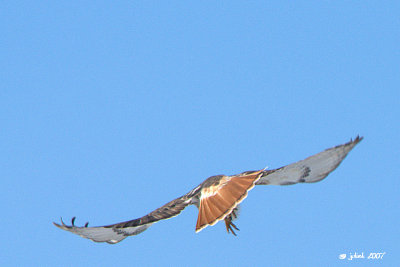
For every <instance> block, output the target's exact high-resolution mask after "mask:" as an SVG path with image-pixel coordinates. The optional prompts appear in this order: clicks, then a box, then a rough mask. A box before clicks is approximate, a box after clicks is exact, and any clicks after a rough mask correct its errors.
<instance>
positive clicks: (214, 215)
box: [196, 171, 262, 232]
mask: <svg viewBox="0 0 400 267" xmlns="http://www.w3.org/2000/svg"><path fill="white" fill-rule="evenodd" d="M261 172H262V171H258V172H254V173H251V174H247V175H243V176H235V177H230V178H225V179H224V178H223V179H221V183H220V184H219V185H218V186H216V187H215V189H210V188H209V189H208V190H215V191H214V192H213V193H211V194H207V195H206V196H204V197H201V199H200V207H199V216H198V218H197V224H196V232H199V231H201V230H202V229H203V228H205V227H207V226H208V225H214V224H216V223H217V222H218V221H220V220H223V219H225V217H226V216H228V215H229V214H230V213H231V212H232V210H233V209H234V208H235V207H236V206H237V205H238V204H239V203H240V202H242V201H243V200H244V199H245V198H246V196H247V192H248V191H249V190H250V189H252V188H253V187H254V185H255V183H256V182H257V181H258V179H259V178H260V177H261Z"/></svg>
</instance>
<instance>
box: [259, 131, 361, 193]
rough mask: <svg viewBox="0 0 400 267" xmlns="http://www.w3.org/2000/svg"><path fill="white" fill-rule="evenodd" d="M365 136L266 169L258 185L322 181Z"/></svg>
mask: <svg viewBox="0 0 400 267" xmlns="http://www.w3.org/2000/svg"><path fill="white" fill-rule="evenodd" d="M362 139H363V137H359V136H357V138H356V139H355V140H354V141H353V140H350V142H348V143H345V144H342V145H338V146H335V147H332V148H329V149H326V150H324V151H322V152H320V153H318V154H315V155H313V156H311V157H308V158H306V159H304V160H301V161H298V162H296V163H292V164H289V165H287V166H284V167H281V168H279V169H275V170H265V171H264V174H263V175H262V176H261V178H260V179H259V180H258V181H257V183H256V185H291V184H297V183H315V182H318V181H321V180H322V179H324V178H325V177H326V176H328V174H329V173H331V172H332V171H333V170H335V169H336V168H337V166H339V164H340V163H341V162H342V160H343V159H344V158H345V157H346V156H347V154H348V153H349V152H350V150H352V149H353V147H354V146H355V145H357V144H358V143H359V142H360V141H361V140H362Z"/></svg>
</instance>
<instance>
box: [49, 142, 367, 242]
mask: <svg viewBox="0 0 400 267" xmlns="http://www.w3.org/2000/svg"><path fill="white" fill-rule="evenodd" d="M362 139H363V137H359V136H357V137H356V139H354V140H350V141H349V142H347V143H345V144H342V145H338V146H335V147H332V148H329V149H326V150H324V151H322V152H320V153H318V154H315V155H313V156H311V157H308V158H306V159H304V160H301V161H298V162H295V163H292V164H289V165H286V166H283V167H281V168H278V169H273V170H266V169H262V170H258V171H245V172H242V173H240V174H236V175H230V176H228V175H215V176H211V177H209V178H207V179H206V180H205V181H204V182H202V183H201V184H200V185H199V186H197V187H196V188H194V189H193V190H191V191H190V192H189V193H187V194H185V195H183V196H181V197H178V198H177V199H174V200H172V201H171V202H168V203H167V204H165V205H164V206H162V207H160V208H158V209H156V210H154V211H152V212H150V213H149V214H147V215H145V216H143V217H141V218H138V219H134V220H131V221H126V222H121V223H116V224H111V225H106V226H97V227H88V223H86V224H85V225H84V226H82V227H78V226H75V223H74V222H75V217H74V218H72V222H71V225H66V224H65V223H64V222H63V221H62V219H61V224H57V223H54V225H55V226H57V227H58V228H61V229H63V230H66V231H69V232H71V233H74V234H77V235H80V236H81V237H84V238H88V239H91V240H93V241H95V242H107V243H109V244H116V243H118V242H120V241H122V240H123V239H125V238H126V237H128V236H131V235H137V234H140V233H141V232H143V231H145V230H146V229H147V228H149V227H150V226H151V225H152V224H153V223H155V222H157V221H160V220H164V219H169V218H172V217H174V216H176V215H178V214H179V213H181V211H182V210H183V209H185V208H186V207H187V206H189V205H195V206H196V207H197V208H198V209H199V214H198V217H197V223H196V233H197V232H199V231H201V230H202V229H204V228H205V227H207V226H209V225H214V224H216V223H217V222H218V221H222V220H224V221H225V226H226V230H227V232H228V233H232V234H233V235H236V233H235V230H239V229H238V228H237V227H236V225H235V224H234V223H233V222H232V221H233V220H234V219H236V217H237V211H238V208H239V207H238V205H239V204H240V203H241V202H242V201H243V200H244V199H245V198H246V196H247V193H248V192H249V190H251V189H252V188H253V187H254V186H255V185H292V184H297V183H315V182H319V181H321V180H322V179H324V178H325V177H326V176H328V174H329V173H331V172H332V171H333V170H335V169H336V168H337V166H339V164H340V163H341V162H342V160H343V159H344V158H345V157H346V156H347V154H348V153H349V152H350V150H352V149H353V147H354V146H355V145H356V144H358V143H359V142H360V141H361V140H362Z"/></svg>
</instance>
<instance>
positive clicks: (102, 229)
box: [54, 190, 194, 244]
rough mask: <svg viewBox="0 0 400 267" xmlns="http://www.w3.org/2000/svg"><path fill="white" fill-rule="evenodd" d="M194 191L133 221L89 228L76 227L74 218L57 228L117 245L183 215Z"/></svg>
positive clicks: (58, 225)
mask: <svg viewBox="0 0 400 267" xmlns="http://www.w3.org/2000/svg"><path fill="white" fill-rule="evenodd" d="M193 191H194V190H192V191H191V192H189V193H188V194H186V195H184V196H182V197H179V198H177V199H174V200H172V201H171V202H169V203H167V204H165V205H164V206H162V207H161V208H158V209H156V210H154V211H153V212H151V213H149V214H147V215H145V216H143V217H141V218H138V219H135V220H131V221H126V222H121V223H116V224H111V225H106V226H98V227H88V223H86V225H85V226H82V227H78V226H75V224H74V221H75V217H74V218H72V224H71V225H66V224H65V223H64V222H63V221H62V219H61V224H57V223H54V225H55V226H57V227H58V228H61V229H63V230H66V231H69V232H71V233H74V234H77V235H80V236H81V237H84V238H88V239H91V240H93V241H95V242H107V243H109V244H115V243H118V242H120V241H122V240H123V239H125V238H126V237H128V236H131V235H137V234H140V233H141V232H143V231H144V230H146V229H147V228H149V227H150V226H151V225H152V224H153V223H155V222H157V221H159V220H164V219H169V218H171V217H174V216H176V215H178V214H179V213H181V211H182V210H183V209H185V208H186V207H187V206H188V205H189V204H191V203H190V200H191V198H192V196H193Z"/></svg>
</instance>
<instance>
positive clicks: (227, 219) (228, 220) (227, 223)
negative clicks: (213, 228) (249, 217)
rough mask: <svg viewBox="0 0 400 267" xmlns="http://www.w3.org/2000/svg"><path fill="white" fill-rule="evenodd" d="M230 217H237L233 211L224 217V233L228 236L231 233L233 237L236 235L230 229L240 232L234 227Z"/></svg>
mask: <svg viewBox="0 0 400 267" xmlns="http://www.w3.org/2000/svg"><path fill="white" fill-rule="evenodd" d="M232 215H233V217H234V218H236V217H237V216H236V213H235V211H234V210H233V211H232V213H231V214H229V215H228V216H226V217H225V226H226V231H227V232H228V234H229V232H231V233H232V234H233V235H234V236H236V233H235V231H233V229H232V227H233V228H235V230H238V231H240V230H239V228H237V227H236V225H235V224H234V223H232Z"/></svg>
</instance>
